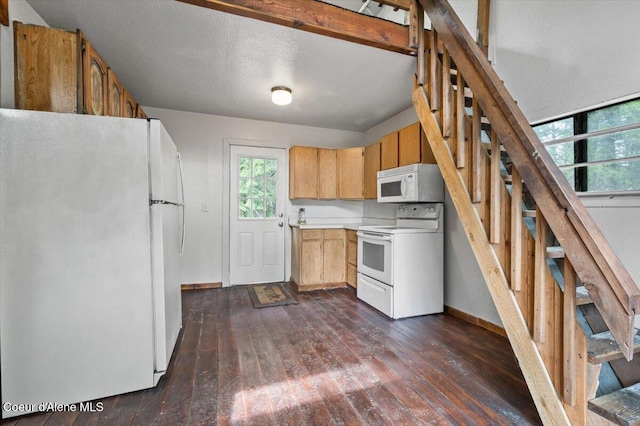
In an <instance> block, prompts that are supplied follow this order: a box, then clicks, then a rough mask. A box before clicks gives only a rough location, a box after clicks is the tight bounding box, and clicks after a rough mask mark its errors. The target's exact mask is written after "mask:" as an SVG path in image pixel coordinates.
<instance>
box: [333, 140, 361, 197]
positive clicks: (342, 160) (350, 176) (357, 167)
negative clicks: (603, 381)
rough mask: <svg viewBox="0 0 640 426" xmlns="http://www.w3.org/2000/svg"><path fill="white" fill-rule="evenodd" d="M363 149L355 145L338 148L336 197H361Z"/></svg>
mask: <svg viewBox="0 0 640 426" xmlns="http://www.w3.org/2000/svg"><path fill="white" fill-rule="evenodd" d="M363 149H364V148H362V147H357V148H346V149H339V150H338V198H341V199H347V200H361V199H362V187H363V181H362V178H363V165H364V158H363Z"/></svg>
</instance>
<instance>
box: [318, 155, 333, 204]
mask: <svg viewBox="0 0 640 426" xmlns="http://www.w3.org/2000/svg"><path fill="white" fill-rule="evenodd" d="M336 162H337V155H336V150H335V149H323V148H318V198H320V199H324V200H330V199H334V198H336V197H337V196H338V181H337V171H336V165H337V164H336Z"/></svg>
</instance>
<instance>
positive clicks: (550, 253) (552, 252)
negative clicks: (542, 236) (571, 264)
mask: <svg viewBox="0 0 640 426" xmlns="http://www.w3.org/2000/svg"><path fill="white" fill-rule="evenodd" d="M547 257H548V258H549V259H562V258H563V257H564V249H563V248H562V247H547Z"/></svg>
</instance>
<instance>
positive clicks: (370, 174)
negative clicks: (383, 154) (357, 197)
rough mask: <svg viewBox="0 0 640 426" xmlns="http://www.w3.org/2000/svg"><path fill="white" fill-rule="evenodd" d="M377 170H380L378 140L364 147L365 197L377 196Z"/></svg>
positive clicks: (373, 197) (372, 197)
mask: <svg viewBox="0 0 640 426" xmlns="http://www.w3.org/2000/svg"><path fill="white" fill-rule="evenodd" d="M378 171H380V142H376V143H374V144H371V145H369V146H365V147H364V190H363V195H364V198H366V199H376V198H377V197H378Z"/></svg>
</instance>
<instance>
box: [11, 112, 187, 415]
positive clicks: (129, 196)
mask: <svg viewBox="0 0 640 426" xmlns="http://www.w3.org/2000/svg"><path fill="white" fill-rule="evenodd" d="M0 177H1V179H0V222H1V224H0V374H1V388H0V393H1V395H2V417H3V418H8V417H13V416H17V415H22V414H26V413H27V412H34V411H38V410H39V406H40V405H39V404H42V403H45V404H46V403H56V404H73V403H78V402H82V401H89V400H95V399H99V398H103V397H107V396H111V395H117V394H121V393H125V392H131V391H135V390H140V389H145V388H150V387H153V386H155V385H156V384H157V382H158V380H159V379H160V377H161V376H162V375H163V374H164V372H165V371H166V369H167V366H168V364H169V360H170V358H171V354H172V352H173V348H174V346H175V343H176V339H177V337H178V333H179V331H180V328H181V326H182V308H181V298H180V274H181V255H182V250H183V247H184V193H183V185H182V167H181V163H180V156H179V154H178V152H177V150H176V147H175V145H174V143H173V141H172V140H171V137H170V136H169V134H168V133H167V131H166V130H165V129H164V127H163V126H162V124H161V123H160V121H158V120H140V119H126V118H114V117H95V116H88V115H75V114H57V113H47V112H35V111H22V110H6V109H1V110H0ZM19 404H23V405H24V406H26V407H19Z"/></svg>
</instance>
